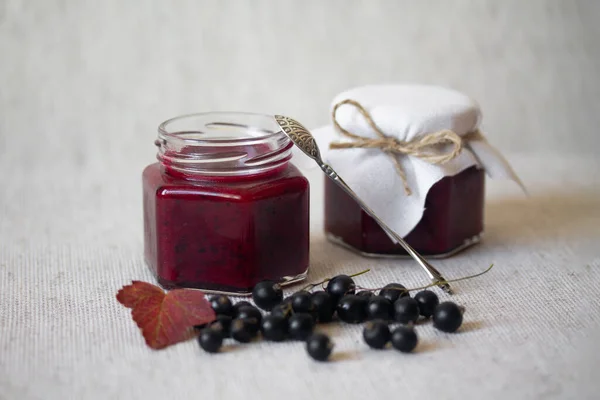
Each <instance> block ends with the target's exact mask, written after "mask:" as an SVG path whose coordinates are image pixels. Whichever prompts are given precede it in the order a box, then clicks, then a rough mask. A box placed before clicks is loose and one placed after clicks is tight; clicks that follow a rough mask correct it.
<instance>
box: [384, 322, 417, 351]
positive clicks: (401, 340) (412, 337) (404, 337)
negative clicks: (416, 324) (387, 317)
mask: <svg viewBox="0 0 600 400" xmlns="http://www.w3.org/2000/svg"><path fill="white" fill-rule="evenodd" d="M391 340H392V346H393V347H394V348H395V349H396V350H400V351H401V352H403V353H410V352H411V351H413V350H414V349H415V347H417V343H418V342H419V339H418V337H417V333H416V332H415V330H414V329H413V328H412V327H410V326H399V327H397V328H396V329H394V330H393V331H392V335H391Z"/></svg>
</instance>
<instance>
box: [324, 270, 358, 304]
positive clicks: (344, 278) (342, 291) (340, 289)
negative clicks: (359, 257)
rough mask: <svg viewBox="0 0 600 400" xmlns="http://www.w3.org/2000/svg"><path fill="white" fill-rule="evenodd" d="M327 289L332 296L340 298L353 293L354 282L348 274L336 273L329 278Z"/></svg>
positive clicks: (354, 288) (354, 289)
mask: <svg viewBox="0 0 600 400" xmlns="http://www.w3.org/2000/svg"><path fill="white" fill-rule="evenodd" d="M327 291H328V292H329V294H330V295H332V296H333V297H334V298H338V299H339V298H341V297H342V296H344V295H346V294H354V292H355V291H356V284H355V283H354V280H353V279H352V278H350V277H349V276H348V275H337V276H334V277H333V278H331V279H330V280H329V283H328V284H327Z"/></svg>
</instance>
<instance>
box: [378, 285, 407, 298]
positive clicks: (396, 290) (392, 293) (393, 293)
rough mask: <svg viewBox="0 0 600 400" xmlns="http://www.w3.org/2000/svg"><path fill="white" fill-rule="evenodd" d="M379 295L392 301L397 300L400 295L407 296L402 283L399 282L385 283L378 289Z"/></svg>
mask: <svg viewBox="0 0 600 400" xmlns="http://www.w3.org/2000/svg"><path fill="white" fill-rule="evenodd" d="M379 295H380V296H383V297H385V298H386V299H388V300H389V301H391V302H392V303H393V302H395V301H396V300H398V299H399V298H400V297H406V296H408V291H407V290H406V287H404V285H401V284H399V283H390V284H387V285H385V286H384V287H383V289H381V290H380V291H379Z"/></svg>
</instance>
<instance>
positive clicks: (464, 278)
mask: <svg viewBox="0 0 600 400" xmlns="http://www.w3.org/2000/svg"><path fill="white" fill-rule="evenodd" d="M493 266H494V264H492V265H490V266H489V267H488V268H487V269H486V270H485V271H482V272H479V273H477V274H474V275H469V276H463V277H462V278H456V279H448V280H445V281H437V282H435V283H430V284H429V285H426V286H420V287H416V288H406V289H394V288H388V289H390V290H401V291H403V292H413V291H415V290H423V289H428V288H430V287H434V286H438V285H439V284H440V283H452V282H459V281H466V280H467V279H473V278H477V277H479V276H481V275H483V274H486V273H488V272H490V270H491V269H492V267H493ZM356 288H357V289H361V290H362V291H363V292H374V291H376V290H381V289H383V288H382V287H381V288H374V289H370V288H365V287H362V286H356Z"/></svg>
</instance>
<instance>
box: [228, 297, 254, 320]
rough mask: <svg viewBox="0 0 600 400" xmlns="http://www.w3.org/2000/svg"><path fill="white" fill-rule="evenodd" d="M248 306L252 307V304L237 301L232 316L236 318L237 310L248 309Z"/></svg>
mask: <svg viewBox="0 0 600 400" xmlns="http://www.w3.org/2000/svg"><path fill="white" fill-rule="evenodd" d="M248 306H251V307H254V306H253V305H252V303H250V302H249V301H245V300H244V301H238V302H237V303H235V304H234V305H233V316H234V317H237V314H238V311H239V309H240V308H242V307H248Z"/></svg>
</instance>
